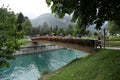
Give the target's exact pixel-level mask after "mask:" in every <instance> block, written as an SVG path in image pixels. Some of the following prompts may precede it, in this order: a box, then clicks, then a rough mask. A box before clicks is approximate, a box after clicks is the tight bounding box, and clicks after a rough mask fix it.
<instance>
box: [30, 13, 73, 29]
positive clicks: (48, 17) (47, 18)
mask: <svg viewBox="0 0 120 80" xmlns="http://www.w3.org/2000/svg"><path fill="white" fill-rule="evenodd" d="M70 20H71V16H68V15H66V16H65V17H64V18H62V19H59V18H57V17H55V14H51V13H46V14H43V15H40V16H39V17H37V18H35V19H32V20H31V23H32V25H33V26H35V27H37V26H39V25H41V26H42V25H43V24H44V22H47V24H48V25H49V26H52V27H55V26H56V25H57V26H59V27H63V28H66V27H67V26H68V25H69V24H70V23H71V22H70Z"/></svg>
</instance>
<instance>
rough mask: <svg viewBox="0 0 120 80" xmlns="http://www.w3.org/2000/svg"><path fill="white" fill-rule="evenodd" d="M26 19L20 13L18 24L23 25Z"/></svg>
mask: <svg viewBox="0 0 120 80" xmlns="http://www.w3.org/2000/svg"><path fill="white" fill-rule="evenodd" d="M24 20H25V18H24V16H23V14H22V13H21V12H20V13H19V15H18V18H17V23H18V24H22V23H23V22H24Z"/></svg>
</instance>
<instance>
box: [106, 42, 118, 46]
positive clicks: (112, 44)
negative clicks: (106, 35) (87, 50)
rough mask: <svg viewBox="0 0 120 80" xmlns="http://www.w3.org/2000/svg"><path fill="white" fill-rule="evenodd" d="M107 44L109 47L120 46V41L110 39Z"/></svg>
mask: <svg viewBox="0 0 120 80" xmlns="http://www.w3.org/2000/svg"><path fill="white" fill-rule="evenodd" d="M106 46H109V47H120V41H109V42H107V43H106Z"/></svg>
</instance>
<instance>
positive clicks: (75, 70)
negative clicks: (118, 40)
mask: <svg viewBox="0 0 120 80" xmlns="http://www.w3.org/2000/svg"><path fill="white" fill-rule="evenodd" d="M40 80H120V50H101V51H100V52H96V53H93V54H90V55H89V56H87V57H84V58H79V59H76V60H74V61H72V62H71V63H69V64H68V65H66V66H64V67H63V68H61V69H59V70H57V71H55V72H52V73H49V74H46V75H43V76H42V79H40Z"/></svg>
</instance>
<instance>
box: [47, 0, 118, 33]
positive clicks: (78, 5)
mask: <svg viewBox="0 0 120 80" xmlns="http://www.w3.org/2000/svg"><path fill="white" fill-rule="evenodd" d="M46 2H47V4H48V5H49V6H51V9H52V13H55V14H57V15H58V16H59V17H60V18H62V17H63V16H65V14H66V13H67V14H69V15H71V14H72V15H73V16H72V21H74V22H76V21H77V23H80V25H81V26H82V27H83V28H84V29H82V31H85V29H86V27H87V26H88V25H90V24H96V28H97V29H100V26H101V25H102V24H103V23H104V22H105V21H108V20H115V21H119V20H120V1H118V0H46ZM79 18H80V20H78V19H79Z"/></svg>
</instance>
